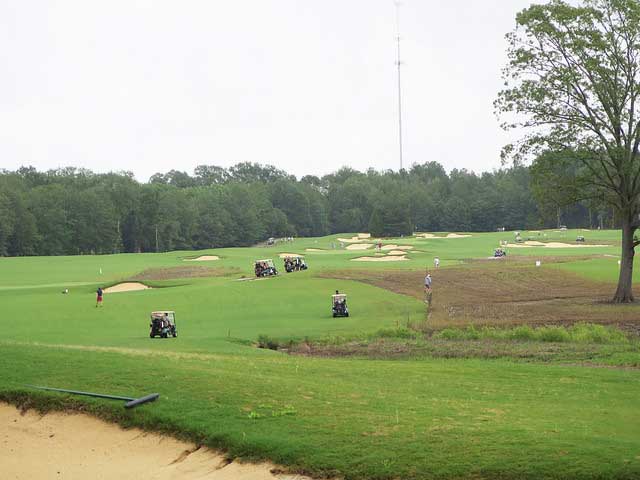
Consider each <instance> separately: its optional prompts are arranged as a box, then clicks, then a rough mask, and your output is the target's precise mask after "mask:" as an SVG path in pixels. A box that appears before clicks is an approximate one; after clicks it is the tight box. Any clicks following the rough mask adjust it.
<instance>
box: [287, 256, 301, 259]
mask: <svg viewBox="0 0 640 480" xmlns="http://www.w3.org/2000/svg"><path fill="white" fill-rule="evenodd" d="M284 258H302V259H304V255H287V256H286V257H284Z"/></svg>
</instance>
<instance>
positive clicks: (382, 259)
mask: <svg viewBox="0 0 640 480" xmlns="http://www.w3.org/2000/svg"><path fill="white" fill-rule="evenodd" d="M403 253H404V252H403ZM402 260H409V259H408V258H407V257H405V256H387V257H358V258H352V259H351V261H352V262H400V261H402Z"/></svg>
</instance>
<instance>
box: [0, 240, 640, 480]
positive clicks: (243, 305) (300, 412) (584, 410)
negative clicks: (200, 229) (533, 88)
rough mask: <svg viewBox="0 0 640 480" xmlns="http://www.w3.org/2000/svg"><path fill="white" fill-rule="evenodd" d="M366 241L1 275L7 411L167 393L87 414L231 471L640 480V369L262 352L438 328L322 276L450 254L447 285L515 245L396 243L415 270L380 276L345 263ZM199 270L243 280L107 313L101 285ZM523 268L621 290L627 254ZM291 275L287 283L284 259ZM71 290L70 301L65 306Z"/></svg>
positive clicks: (5, 265) (380, 296) (0, 350)
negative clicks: (104, 396) (177, 445)
mask: <svg viewBox="0 0 640 480" xmlns="http://www.w3.org/2000/svg"><path fill="white" fill-rule="evenodd" d="M544 233H547V235H548V236H547V237H546V238H545V240H549V241H551V240H552V241H569V240H571V236H572V235H576V234H577V232H557V233H556V232H553V231H550V232H544ZM582 234H584V235H585V236H587V240H588V241H597V242H604V243H611V244H612V245H613V244H615V243H616V242H618V233H617V232H606V231H605V232H585V233H582ZM531 235H537V233H536V234H531ZM350 236H351V235H340V236H332V237H325V238H321V239H300V240H296V241H294V242H292V243H289V244H285V245H278V246H275V247H269V248H247V249H239V248H237V249H218V250H211V251H206V252H198V253H197V254H194V252H172V253H167V254H142V255H114V256H99V257H88V256H86V257H55V258H18V259H0V305H2V315H1V316H0V325H1V326H2V329H3V330H2V331H3V337H2V340H0V365H2V367H3V368H2V370H3V375H2V376H0V396H2V397H4V398H14V399H16V398H18V396H20V395H22V394H23V393H25V392H28V391H29V390H28V389H27V388H25V387H24V384H40V385H48V386H55V387H63V388H71V389H82V390H92V391H100V392H108V393H114V394H119V395H132V396H135V395H142V394H146V393H149V392H152V391H157V392H159V393H160V394H161V398H160V400H159V401H158V402H156V403H154V404H149V405H146V406H143V407H141V408H139V409H136V410H134V411H127V412H124V409H122V407H121V405H120V404H119V403H117V402H116V403H109V402H108V401H104V400H92V399H81V400H80V401H81V402H83V403H84V404H85V405H88V406H89V408H91V409H92V410H93V411H96V412H99V413H101V414H103V415H107V416H111V417H112V418H115V419H117V420H119V421H121V422H124V423H126V424H135V425H140V426H146V427H148V428H155V429H158V428H160V429H164V430H165V431H170V432H173V433H175V432H179V433H180V434H181V435H184V436H186V437H190V438H193V439H196V440H198V441H200V442H202V443H206V444H208V445H211V446H216V447H219V448H224V449H226V450H228V451H229V453H230V454H231V455H238V456H242V457H246V458H253V459H258V458H267V459H271V460H273V461H275V462H278V463H282V464H284V465H288V466H291V467H293V468H294V469H298V470H300V471H305V472H308V473H313V474H316V475H337V476H344V477H346V478H416V479H418V478H420V479H423V478H469V477H475V478H514V479H515V478H633V477H637V476H640V435H638V432H639V431H640V413H639V412H640V410H638V400H637V399H638V398H639V397H640V381H639V380H640V372H639V371H638V370H636V369H628V370H626V369H604V368H602V369H601V368H584V367H580V366H566V365H565V366H563V365H549V364H535V363H534V364H524V363H517V362H511V361H507V360H479V359H467V360H445V359H414V360H402V361H372V360H363V359H331V358H306V357H299V356H288V355H286V354H283V353H279V352H273V351H269V350H260V349H257V348H255V347H254V346H253V345H252V344H251V342H253V341H255V340H256V339H257V337H258V336H259V335H261V334H265V335H269V336H273V337H276V338H279V339H286V338H295V339H303V338H305V337H308V338H310V339H313V338H318V337H323V336H326V335H349V334H358V333H366V332H373V331H375V330H377V329H380V328H390V327H394V326H396V325H398V324H402V323H403V322H405V321H406V320H407V319H411V320H417V319H421V318H423V317H424V307H423V305H422V304H421V302H419V301H417V300H415V299H412V298H409V297H405V296H400V295H396V294H393V293H391V292H388V291H385V290H382V289H379V288H375V287H372V286H368V285H364V284H361V283H357V282H348V281H334V280H330V279H321V278H317V277H316V274H317V273H318V272H322V271H328V270H332V269H345V268H359V269H386V268H390V269H395V268H403V269H423V268H424V267H425V266H426V265H429V266H430V265H431V264H432V260H433V256H434V255H438V256H439V257H440V258H441V259H442V260H443V268H446V266H447V265H453V264H457V263H459V262H460V261H463V260H464V259H472V258H481V257H487V256H489V255H490V254H491V253H492V251H493V248H494V247H495V246H497V244H498V242H499V241H500V240H501V239H504V240H510V241H512V239H513V234H512V233H509V232H506V233H491V234H474V235H473V236H472V237H470V238H463V239H434V240H431V239H413V238H411V239H396V240H394V241H389V242H386V243H393V244H397V245H411V246H414V247H415V248H414V251H413V252H412V253H410V254H409V258H410V259H411V260H410V261H407V262H390V263H370V264H369V263H366V264H365V263H357V262H351V261H350V259H351V258H355V257H359V256H364V255H371V254H372V253H373V252H371V251H370V252H366V251H365V252H361V251H349V250H344V249H339V248H336V249H333V248H331V247H332V244H334V245H335V246H337V244H338V241H337V240H336V239H337V238H338V237H347V238H348V237H350ZM523 236H527V234H526V233H525V234H523ZM592 238H593V240H592ZM307 248H319V249H326V251H323V252H306V249H307ZM415 250H417V251H415ZM281 252H287V253H302V254H305V255H306V257H307V260H308V262H309V264H310V266H311V269H310V270H309V271H306V272H300V273H295V274H290V275H284V274H283V275H282V276H281V277H279V278H274V279H268V280H259V281H239V277H241V276H242V275H245V276H246V277H250V276H251V274H252V261H253V260H254V259H256V258H274V260H276V258H277V254H278V253H281ZM198 254H216V255H219V256H220V257H221V260H220V261H217V262H212V263H211V264H210V265H214V266H216V267H222V268H227V269H232V268H235V269H240V272H239V273H238V272H237V271H234V272H233V273H230V274H229V275H228V276H223V277H215V278H197V279H193V278H188V279H172V280H166V281H157V282H151V283H152V284H153V285H155V286H156V287H164V288H154V289H152V290H147V291H141V292H129V293H119V294H111V295H106V296H105V305H104V307H103V308H95V296H94V293H93V292H94V291H95V288H96V286H97V285H98V284H102V285H107V284H112V283H114V282H117V281H119V280H124V279H127V278H129V277H130V276H132V275H134V274H135V273H137V272H140V271H143V270H146V269H149V268H161V267H163V268H164V267H173V266H184V265H185V262H184V259H185V258H186V257H191V256H194V255H198ZM511 254H514V255H515V254H517V255H519V256H527V257H531V261H532V262H533V261H534V260H535V257H537V256H541V255H544V256H553V255H560V256H569V255H579V256H580V257H583V256H584V255H596V256H597V258H594V259H593V260H584V259H582V258H580V259H579V260H577V261H576V262H570V263H563V264H562V265H561V267H560V268H569V269H573V270H574V271H576V272H578V273H580V274H582V275H585V276H588V277H594V278H599V279H603V280H607V281H608V280H612V279H613V281H614V280H615V275H616V271H617V257H615V255H617V254H618V248H617V247H616V246H615V245H614V246H612V247H607V248H585V249H547V248H532V249H519V250H518V251H516V249H513V251H512V252H511V251H510V255H511ZM604 254H608V255H614V257H604V256H603V255H604ZM276 264H277V266H278V267H280V266H281V261H280V259H277V260H276ZM543 268H557V266H556V265H553V266H546V265H545V266H543ZM100 269H102V274H100ZM66 286H68V288H69V289H70V294H69V295H62V294H61V293H60V291H61V290H62V288H65V287H66ZM613 286H614V285H612V289H613ZM416 288H417V289H420V288H421V286H420V285H416ZM335 289H339V290H341V291H345V292H347V293H348V294H349V304H350V309H351V313H352V316H351V317H349V318H348V319H333V318H332V317H331V312H330V302H329V299H330V294H331V293H332V292H333V291H334V290H335ZM605 293H606V292H605ZM461 295H464V292H461ZM154 309H173V310H176V312H177V316H178V329H179V337H178V338H177V339H167V340H160V339H156V340H151V339H149V338H148V313H149V312H150V311H151V310H154ZM34 395H36V396H37V398H43V396H44V398H54V397H55V398H58V396H57V395H55V394H47V395H45V394H40V393H34Z"/></svg>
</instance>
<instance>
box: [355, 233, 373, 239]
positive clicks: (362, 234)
mask: <svg viewBox="0 0 640 480" xmlns="http://www.w3.org/2000/svg"><path fill="white" fill-rule="evenodd" d="M358 238H371V234H370V233H359V234H358Z"/></svg>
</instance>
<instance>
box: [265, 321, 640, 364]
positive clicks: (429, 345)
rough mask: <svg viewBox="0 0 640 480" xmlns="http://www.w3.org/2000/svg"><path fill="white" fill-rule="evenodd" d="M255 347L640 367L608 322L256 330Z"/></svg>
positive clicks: (636, 353)
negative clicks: (289, 332)
mask: <svg viewBox="0 0 640 480" xmlns="http://www.w3.org/2000/svg"><path fill="white" fill-rule="evenodd" d="M257 346H258V347H259V348H267V349H272V350H279V351H282V352H287V353H290V354H293V355H303V356H312V357H314V356H315V357H360V358H368V359H388V360H389V359H410V358H420V357H429V358H484V359H496V358H508V359H512V360H516V361H536V362H560V363H567V362H577V363H580V364H583V365H586V366H617V367H622V368H638V367H640V339H638V338H637V337H636V336H635V335H631V336H629V335H628V334H625V333H624V332H622V331H621V330H619V329H617V328H614V327H611V326H603V325H594V324H576V325H573V326H571V327H563V326H549V327H539V328H531V327H529V326H520V327H515V328H511V329H502V328H493V327H482V328H475V327H469V328H465V329H457V328H447V329H444V330H440V331H436V332H431V333H424V332H420V331H417V330H412V329H408V328H395V329H383V330H379V331H378V332H376V333H374V334H369V335H361V336H359V337H358V336H352V337H341V336H333V337H325V338H322V339H318V340H315V341H310V340H304V341H299V342H294V341H280V340H277V339H274V338H271V337H268V336H266V335H261V336H260V337H258V343H257Z"/></svg>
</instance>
